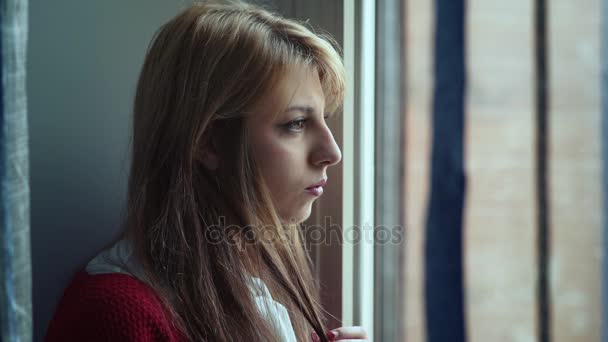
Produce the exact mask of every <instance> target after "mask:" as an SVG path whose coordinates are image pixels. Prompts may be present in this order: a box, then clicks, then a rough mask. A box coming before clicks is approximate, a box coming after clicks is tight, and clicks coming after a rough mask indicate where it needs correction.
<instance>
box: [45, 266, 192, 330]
mask: <svg viewBox="0 0 608 342" xmlns="http://www.w3.org/2000/svg"><path fill="white" fill-rule="evenodd" d="M46 341H47V342H55V341H62V342H63V341H138V342H139V341H141V342H152V341H154V342H157V341H158V342H160V341H163V342H166V341H169V342H177V341H185V339H184V337H183V335H181V334H180V333H179V331H178V330H177V329H176V328H175V327H174V326H173V325H172V324H171V322H170V321H169V319H168V316H167V315H165V310H164V309H163V306H162V304H161V302H160V300H159V299H158V298H157V297H156V295H155V294H154V292H153V291H152V289H151V288H150V287H148V286H147V285H146V284H144V283H143V282H141V281H140V280H138V279H136V278H134V277H132V276H129V275H126V274H120V273H108V274H96V275H89V274H88V273H86V272H84V271H81V272H79V273H77V274H76V276H75V277H74V279H73V280H72V282H71V283H70V285H69V287H68V288H67V289H66V290H65V293H64V295H63V298H62V299H61V301H60V302H59V305H58V307H57V310H56V311H55V316H54V317H53V319H52V321H51V323H50V326H49V329H48V331H47V335H46Z"/></svg>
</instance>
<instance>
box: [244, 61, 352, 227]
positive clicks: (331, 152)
mask: <svg viewBox="0 0 608 342" xmlns="http://www.w3.org/2000/svg"><path fill="white" fill-rule="evenodd" d="M324 108H325V98H324V95H323V90H322V88H321V82H320V81H319V75H318V73H317V71H316V70H315V69H314V68H311V67H306V66H294V67H292V68H290V70H289V71H288V72H287V73H286V75H285V76H284V78H283V79H282V80H281V81H279V83H278V86H277V87H276V88H275V89H273V91H271V92H270V93H269V94H267V95H266V96H264V97H262V98H261V99H260V100H259V101H258V102H257V103H256V104H255V105H254V106H253V108H251V115H249V116H248V117H247V128H248V129H249V139H250V140H249V143H250V146H251V149H252V151H253V157H254V158H255V159H256V161H257V163H258V165H259V166H260V168H261V172H262V177H263V178H264V180H265V182H266V184H267V185H268V187H269V189H270V191H271V193H272V195H273V199H274V204H275V206H276V208H277V210H278V214H279V215H280V218H281V220H282V221H283V222H285V223H287V222H302V221H304V220H305V219H306V218H308V216H310V211H311V207H312V203H313V202H314V200H315V199H317V198H318V197H319V196H321V194H322V193H323V185H324V182H325V181H326V180H327V168H328V167H330V166H332V165H336V164H337V163H338V162H340V160H341V158H342V155H341V153H340V149H339V148H338V145H337V144H336V141H335V140H334V137H333V135H332V133H331V131H330V130H329V127H328V126H327V124H326V123H325V115H324ZM283 109H286V110H284V111H283ZM319 184H321V185H320V186H318V185H319Z"/></svg>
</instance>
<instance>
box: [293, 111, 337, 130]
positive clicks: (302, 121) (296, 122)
mask: <svg viewBox="0 0 608 342" xmlns="http://www.w3.org/2000/svg"><path fill="white" fill-rule="evenodd" d="M323 118H324V119H325V120H327V119H329V115H327V114H325V115H324V116H323ZM307 121H308V119H307V118H299V119H295V120H292V121H289V122H288V123H286V124H285V125H283V126H284V127H285V129H286V130H288V131H289V132H292V133H300V132H302V130H303V129H304V124H305V123H306V122H307ZM295 125H302V127H301V128H296V129H294V126H295Z"/></svg>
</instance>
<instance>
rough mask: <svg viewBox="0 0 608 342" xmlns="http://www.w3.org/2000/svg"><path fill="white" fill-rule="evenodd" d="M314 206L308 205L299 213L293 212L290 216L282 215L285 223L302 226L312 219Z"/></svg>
mask: <svg viewBox="0 0 608 342" xmlns="http://www.w3.org/2000/svg"><path fill="white" fill-rule="evenodd" d="M311 211H312V205H307V206H306V207H304V208H302V209H301V210H299V211H292V212H291V213H290V214H289V215H281V221H283V223H292V224H293V223H295V224H300V223H302V222H304V221H306V220H307V219H308V218H309V217H310V213H311Z"/></svg>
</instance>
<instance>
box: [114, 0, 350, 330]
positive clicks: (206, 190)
mask: <svg viewBox="0 0 608 342" xmlns="http://www.w3.org/2000/svg"><path fill="white" fill-rule="evenodd" d="M293 65H307V66H313V67H314V68H315V70H317V71H318V73H319V78H320V80H321V84H322V88H323V91H324V95H325V98H326V103H327V108H326V110H327V111H329V112H331V111H334V110H336V109H337V108H338V107H339V106H340V105H341V102H342V99H343V92H344V78H345V76H344V67H343V64H342V61H341V58H340V55H339V52H338V51H337V45H336V44H335V42H334V41H333V40H332V39H331V38H330V37H329V36H328V35H323V34H318V33H315V32H314V31H313V30H312V29H309V28H308V27H307V26H306V25H305V24H302V23H299V22H297V21H295V20H289V19H285V18H282V17H281V16H279V15H277V14H274V13H271V12H270V11H268V10H265V9H263V8H260V7H258V6H254V5H250V4H246V3H243V2H235V1H231V2H218V1H213V2H202V3H196V4H194V5H191V6H190V7H188V8H187V9H186V10H184V11H183V12H181V13H180V14H179V15H177V16H176V17H175V18H173V19H172V20H170V21H169V22H168V23H166V24H165V25H163V26H162V27H161V28H160V30H159V31H158V32H157V34H156V36H155V38H154V39H153V42H152V43H151V45H150V47H149V49H148V52H147V55H146V58H145V62H144V65H143V68H142V70H141V74H140V78H139V82H138V85H137V92H136V96H135V103H134V119H133V120H134V121H133V146H132V155H133V159H132V165H131V173H130V178H129V188H128V208H127V209H128V210H127V218H126V221H125V230H124V235H123V237H125V238H128V239H130V240H131V241H132V243H133V245H134V249H135V253H136V256H137V258H138V260H139V261H140V262H141V264H142V267H143V269H144V271H145V273H146V276H147V278H148V279H149V283H150V285H151V286H152V287H153V288H154V290H155V291H156V293H157V294H158V296H159V298H160V299H161V300H162V302H163V303H164V304H165V306H166V308H167V312H168V313H169V315H170V318H171V319H172V321H173V322H174V323H175V325H176V327H177V328H178V329H179V330H181V332H182V333H183V334H184V336H186V337H187V338H188V339H190V340H195V341H202V340H207V341H276V340H277V339H278V338H277V337H276V336H275V335H273V332H272V329H271V328H270V326H269V324H268V323H267V322H266V320H265V319H264V318H263V317H262V316H261V315H260V312H259V310H258V308H257V307H256V305H255V303H254V301H253V298H252V295H251V293H250V290H249V287H248V285H247V284H248V281H249V279H248V278H249V277H250V276H252V275H256V276H259V277H260V278H262V280H263V281H264V282H265V283H266V285H268V287H269V289H270V290H271V292H272V295H273V297H274V298H275V300H277V301H279V302H281V303H282V304H283V305H285V307H286V308H287V310H288V312H289V315H290V319H291V322H292V325H293V327H294V331H295V333H296V336H297V338H298V340H301V341H306V340H310V333H311V332H312V331H315V332H316V333H317V334H318V335H319V336H320V337H321V339H322V340H324V341H325V340H326V337H325V335H324V331H325V326H324V318H323V310H322V308H321V306H320V304H319V300H318V298H319V297H318V293H317V289H316V286H315V282H314V279H313V277H312V275H311V271H310V259H309V257H308V255H307V253H306V252H305V250H304V248H303V245H302V237H301V233H300V229H298V227H297V225H294V224H291V225H285V224H282V223H281V222H280V220H279V218H278V216H277V212H276V210H275V209H274V205H273V203H272V199H271V194H269V193H268V189H267V187H266V185H265V183H264V180H263V179H262V177H261V176H260V173H259V171H258V168H257V166H256V162H255V160H254V159H253V158H252V154H251V151H249V148H248V146H249V144H247V127H246V125H245V120H244V117H243V113H244V112H245V111H246V110H247V108H248V107H250V106H251V105H252V104H253V103H254V102H255V101H256V100H257V99H259V98H260V97H261V96H263V95H264V94H267V93H268V92H269V91H271V90H272V89H273V87H274V86H275V85H276V84H277V82H278V81H279V80H280V78H281V77H282V76H283V75H284V74H285V73H286V70H287V68H288V67H289V66H293ZM212 143H213V144H214V146H215V148H216V149H218V154H219V155H220V157H224V158H221V163H220V167H219V169H218V170H216V171H215V172H214V171H209V170H207V169H206V168H205V167H204V166H203V165H202V162H201V150H202V148H203V146H206V145H208V144H212ZM228 225H230V226H231V227H235V226H236V227H241V228H240V229H238V230H237V231H236V232H234V231H231V230H230V229H226V227H227V226H228ZM268 232H271V233H272V236H274V237H275V238H274V239H272V240H271V241H269V240H267V239H260V238H259V237H260V236H262V235H264V234H266V235H264V236H268V234H267V233H268ZM233 233H234V234H233ZM243 237H245V238H243ZM236 241H241V242H242V241H246V242H247V243H246V246H245V248H242V247H243V246H242V243H240V244H239V243H235V242H236Z"/></svg>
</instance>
